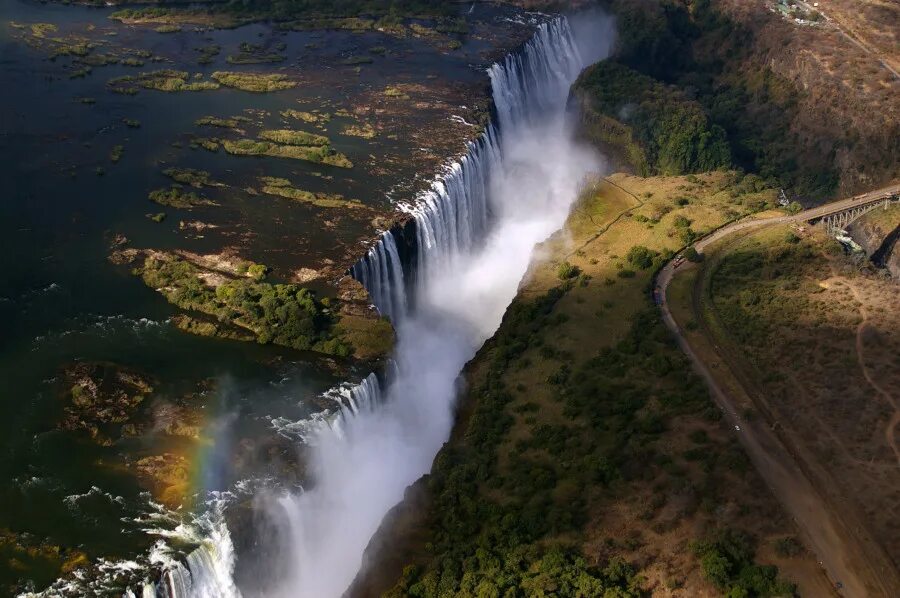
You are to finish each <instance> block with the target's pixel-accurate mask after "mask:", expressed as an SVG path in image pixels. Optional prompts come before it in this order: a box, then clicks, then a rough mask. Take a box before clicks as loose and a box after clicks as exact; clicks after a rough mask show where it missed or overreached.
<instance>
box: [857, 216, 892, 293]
mask: <svg viewBox="0 0 900 598" xmlns="http://www.w3.org/2000/svg"><path fill="white" fill-rule="evenodd" d="M847 232H848V233H850V237H852V238H853V240H854V241H856V242H857V243H859V245H860V246H861V247H862V248H863V249H864V250H865V252H866V255H868V256H869V259H871V260H872V262H873V263H874V264H875V265H876V266H878V267H881V268H886V269H887V270H888V271H889V272H890V273H891V276H892V277H894V278H895V279H898V280H900V247H897V245H898V244H900V243H898V241H900V206H897V205H892V206H890V207H889V208H887V209H881V208H877V209H875V210H873V211H872V212H869V213H868V214H866V215H865V216H863V217H862V218H860V219H859V220H857V221H856V222H854V223H853V224H852V225H851V226H850V228H849V229H848V231H847Z"/></svg>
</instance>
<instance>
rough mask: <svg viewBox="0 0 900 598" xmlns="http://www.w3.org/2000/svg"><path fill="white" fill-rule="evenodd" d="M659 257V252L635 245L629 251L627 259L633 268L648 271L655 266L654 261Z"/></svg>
mask: <svg viewBox="0 0 900 598" xmlns="http://www.w3.org/2000/svg"><path fill="white" fill-rule="evenodd" d="M658 255H659V252H658V251H654V250H652V249H647V248H646V247H644V246H643V245H635V246H634V247H632V248H631V249H629V250H628V253H627V254H626V255H625V259H627V260H628V262H629V263H630V264H631V265H632V266H634V267H636V268H640V269H641V270H646V269H647V268H649V267H650V266H652V265H653V259H654V258H655V257H657V256H658Z"/></svg>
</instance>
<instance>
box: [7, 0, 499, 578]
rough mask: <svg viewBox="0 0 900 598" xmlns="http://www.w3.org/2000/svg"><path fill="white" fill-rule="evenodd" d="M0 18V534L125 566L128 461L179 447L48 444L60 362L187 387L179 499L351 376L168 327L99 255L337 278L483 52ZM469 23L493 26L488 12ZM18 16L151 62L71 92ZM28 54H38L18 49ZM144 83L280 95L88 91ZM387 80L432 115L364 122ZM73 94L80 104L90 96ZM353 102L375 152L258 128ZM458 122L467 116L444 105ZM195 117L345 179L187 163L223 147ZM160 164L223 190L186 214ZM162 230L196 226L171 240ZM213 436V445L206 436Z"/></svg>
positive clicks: (144, 505) (417, 164)
mask: <svg viewBox="0 0 900 598" xmlns="http://www.w3.org/2000/svg"><path fill="white" fill-rule="evenodd" d="M0 6H2V11H0V13H2V23H0V83H2V87H3V90H2V93H0V193H2V194H0V256H2V258H0V259H2V262H0V264H2V276H0V437H2V438H3V442H2V444H0V531H2V530H9V532H12V534H14V535H15V536H17V537H19V538H20V540H21V541H22V542H23V544H25V545H28V546H36V545H44V546H46V545H55V546H62V547H77V548H78V549H80V550H82V551H84V552H86V553H87V555H88V556H89V557H91V558H97V557H104V558H109V559H116V558H128V557H130V556H131V555H134V554H137V553H140V552H142V551H145V550H146V549H147V548H148V547H149V546H150V545H151V544H152V543H153V542H154V541H155V538H154V537H152V536H150V535H148V534H147V533H146V532H145V531H144V530H145V528H146V527H147V525H146V521H145V519H144V515H145V514H146V513H147V512H148V508H149V507H148V504H149V498H148V496H149V495H148V494H147V492H146V488H144V487H142V486H141V485H139V483H138V482H137V480H136V478H135V475H134V472H133V469H129V468H128V467H127V463H129V462H133V460H134V459H135V458H138V457H140V456H142V455H154V454H159V453H160V452H161V451H165V450H169V448H170V446H169V444H171V443H173V442H179V441H176V440H172V439H166V438H161V437H156V436H153V437H150V436H148V437H138V438H135V439H131V440H129V441H127V442H121V441H120V442H117V443H115V444H113V445H112V446H107V447H104V446H98V445H97V444H96V443H94V442H91V441H90V440H89V439H88V438H86V437H85V436H84V435H83V434H78V433H72V432H66V431H63V430H60V429H58V422H59V418H60V415H61V413H62V406H63V402H62V399H61V396H62V393H63V392H64V389H63V388H62V381H61V372H62V369H63V368H64V367H65V366H67V365H70V364H72V363H74V362H79V361H81V362H114V363H115V364H118V365H121V366H126V367H129V368H133V369H135V370H137V371H139V372H141V373H142V374H143V375H145V376H147V377H148V378H150V379H152V380H153V382H154V393H153V396H152V397H151V400H148V401H145V403H146V404H147V405H152V404H153V403H154V401H156V402H158V401H166V400H170V399H174V398H177V397H183V396H185V395H186V394H190V393H195V394H196V393H198V392H199V391H200V390H203V392H202V393H201V394H200V395H199V396H198V398H196V399H195V400H196V401H198V403H197V408H198V409H199V410H200V411H201V412H202V414H203V417H202V421H203V422H204V425H205V426H206V428H205V431H204V434H203V436H204V437H205V438H206V441H205V442H204V443H201V444H202V446H201V447H200V448H199V449H196V450H195V449H191V450H195V452H197V454H199V455H201V456H200V457H198V458H200V459H202V462H201V463H199V464H195V465H196V467H195V469H196V470H197V472H198V473H197V474H196V476H195V480H194V482H193V484H192V488H191V490H192V491H193V492H198V493H202V492H205V491H209V490H217V489H222V488H226V487H229V486H230V485H231V484H232V483H233V482H234V481H235V479H234V478H235V477H236V475H237V474H235V473H234V472H233V468H232V466H231V464H230V462H229V460H230V459H232V458H233V452H234V446H235V445H237V444H239V443H240V442H241V441H242V440H245V439H246V438H253V437H256V436H259V435H265V434H269V435H271V434H272V431H271V424H270V420H271V418H273V417H284V418H286V419H288V420H292V421H293V420H298V419H302V418H303V417H305V416H307V415H308V414H309V413H310V412H311V411H314V410H316V402H315V401H314V399H315V397H317V396H318V395H320V394H321V393H322V392H323V391H324V390H326V389H327V388H329V387H331V386H333V385H335V384H336V383H338V382H340V381H341V380H342V379H343V377H344V376H347V375H350V376H351V377H352V376H356V377H360V376H362V375H365V374H366V373H367V372H361V371H357V372H348V370H347V368H346V367H344V366H341V367H337V368H335V367H333V364H329V363H326V362H323V361H322V360H320V359H319V358H317V357H315V356H313V355H304V354H300V353H297V352H292V351H287V350H283V349H279V348H276V347H271V346H259V345H256V344H254V343H240V342H232V341H221V340H214V339H208V338H202V337H196V336H191V335H188V334H184V333H181V332H180V331H178V330H177V329H176V328H175V327H174V326H173V325H172V324H171V323H169V318H171V317H172V316H173V315H174V314H175V313H177V312H176V310H174V309H173V308H172V307H171V306H170V305H168V304H167V303H166V301H165V300H164V299H163V298H162V297H161V296H160V295H159V294H157V293H155V292H154V291H153V290H151V289H148V288H146V287H145V286H144V285H143V283H142V282H141V281H140V279H139V278H137V277H134V276H132V275H131V274H130V273H129V271H128V267H119V266H114V265H113V264H111V263H109V262H108V261H107V256H108V255H109V253H110V243H111V240H112V239H113V237H114V235H124V236H126V237H127V238H128V240H129V246H131V247H137V248H156V249H185V250H189V251H193V252H198V253H216V252H219V251H222V250H223V249H225V248H231V249H233V250H234V251H235V252H236V253H237V254H239V255H240V256H241V257H242V258H244V259H250V260H253V261H256V262H260V263H265V264H267V265H269V266H271V267H273V268H274V278H275V279H276V280H278V279H288V278H289V277H290V275H291V273H292V272H293V271H295V270H297V269H298V268H302V267H309V268H315V269H319V268H322V267H323V266H326V265H329V262H333V264H332V266H334V264H337V266H334V267H343V266H346V265H349V263H348V262H347V260H348V259H350V258H351V257H352V256H355V255H358V254H360V253H362V251H363V249H362V248H363V247H364V243H365V242H366V240H368V239H371V238H372V237H373V236H374V235H375V234H376V232H377V230H376V228H377V227H376V225H374V224H373V222H372V218H373V216H374V215H375V214H381V215H385V216H390V215H391V214H393V213H394V207H393V204H392V200H401V201H409V200H411V199H412V193H413V191H414V190H415V188H416V185H417V184H420V183H421V180H423V178H429V177H431V176H432V175H433V174H434V172H433V170H428V171H427V172H423V171H422V170H423V167H422V164H428V162H427V161H424V162H423V161H421V160H420V161H417V159H411V158H410V157H416V156H421V155H426V154H427V155H430V156H441V155H448V148H450V149H451V150H452V149H453V148H456V151H458V150H459V149H461V148H462V143H463V135H459V136H458V139H455V140H451V141H449V142H448V140H447V139H440V138H439V137H440V135H439V134H434V135H432V141H433V143H432V144H431V145H426V146H425V147H423V143H424V142H423V137H424V138H425V139H426V140H427V139H428V135H426V134H424V133H423V131H424V132H427V131H429V130H431V129H429V127H432V126H434V129H433V130H434V131H435V132H438V133H439V132H441V131H444V129H442V128H441V127H440V126H436V124H437V123H438V121H439V120H440V121H446V120H448V118H449V116H450V115H451V114H450V113H448V112H447V110H446V109H445V108H446V106H448V105H449V106H453V105H454V102H458V101H459V98H462V97H466V94H469V96H468V97H471V94H472V93H473V92H472V90H476V91H478V90H480V88H481V87H483V86H484V85H485V83H486V78H485V76H484V73H483V66H484V65H485V64H487V61H488V59H489V57H490V56H491V52H495V51H497V47H496V46H497V44H498V42H497V41H496V40H491V39H488V38H487V37H484V36H479V35H471V36H467V38H466V40H465V43H464V45H463V47H462V49H460V50H458V51H455V52H447V51H446V50H445V49H443V50H442V49H440V48H437V47H435V45H434V44H431V43H428V42H427V41H426V40H421V39H415V38H407V39H396V38H392V37H388V36H385V35H382V34H380V33H365V34H354V33H349V32H309V33H306V32H303V33H301V32H290V33H284V32H280V31H277V30H275V29H273V28H272V27H271V26H269V25H250V26H245V27H241V28H238V29H234V30H221V31H202V32H201V31H192V30H190V29H191V28H190V27H185V30H184V31H183V32H180V33H175V34H160V33H156V32H154V31H153V30H152V29H149V28H141V27H126V26H123V25H121V24H119V23H117V22H114V21H110V20H109V19H108V18H107V15H108V14H109V12H110V10H106V9H87V8H78V7H65V6H60V5H54V4H38V3H31V2H22V1H18V0H2V3H0ZM479 10H481V9H479ZM484 10H488V9H484ZM484 18H485V19H486V20H487V21H491V22H499V21H500V16H498V15H497V14H494V13H489V14H487V13H486V15H485V17H484ZM10 22H16V23H20V24H22V25H25V26H26V28H25V29H19V28H16V27H13V26H12V25H10ZM32 23H52V24H54V25H56V26H57V28H58V30H57V31H56V32H54V33H51V34H47V37H66V36H73V35H74V36H81V37H86V38H89V39H90V40H92V41H94V42H102V44H103V45H102V46H101V47H98V48H97V49H95V50H94V52H93V53H94V54H98V53H110V52H111V53H121V52H123V51H124V49H126V48H127V49H141V50H148V51H150V52H152V53H153V54H154V55H155V56H160V57H162V58H163V59H164V61H162V62H159V63H155V62H151V61H150V60H147V61H146V64H145V66H144V67H141V68H135V67H126V66H121V65H108V66H102V67H94V69H93V72H92V73H91V74H89V75H88V76H86V77H84V78H75V79H72V78H69V74H70V73H71V72H73V71H74V70H76V69H77V68H79V67H77V66H76V65H74V64H73V61H72V58H70V57H60V58H57V59H56V60H50V59H49V58H48V51H47V48H46V44H45V42H44V41H41V40H40V39H34V36H31V34H30V32H29V30H28V29H27V26H28V25H30V24H32ZM28 40H31V41H32V42H34V43H37V44H39V45H40V44H45V47H32V45H29V44H28V43H26V42H27V41H28ZM241 42H249V43H256V44H263V45H266V46H269V47H271V46H272V45H273V44H274V43H276V42H282V43H284V44H285V45H286V48H285V49H284V50H283V51H282V52H281V53H282V54H284V55H285V56H286V57H287V60H285V61H284V62H282V63H277V64H263V65H246V66H244V65H240V66H239V65H230V64H227V63H226V62H225V59H226V57H227V56H228V55H229V54H236V53H237V51H238V45H239V44H240V43H241ZM505 42H506V43H509V40H508V38H507V39H506V40H505ZM210 44H218V45H220V46H221V47H222V51H221V53H220V54H219V55H218V56H216V57H215V58H214V62H213V63H212V64H209V65H199V64H197V57H198V56H199V54H198V53H197V52H196V51H195V50H194V48H197V47H200V46H208V45H210ZM373 46H384V47H386V48H387V54H386V55H384V56H382V55H376V54H371V53H370V52H369V48H371V47H373ZM358 55H366V56H371V57H372V59H373V63H372V64H363V65H361V66H360V68H359V72H357V70H356V69H355V68H354V67H351V66H345V65H341V61H342V60H344V59H345V58H347V57H349V56H358ZM160 68H173V69H180V70H186V71H189V72H191V73H202V74H203V76H204V78H208V76H209V74H210V73H212V72H213V71H215V70H245V71H253V72H283V73H285V74H288V75H290V76H292V77H296V78H298V79H299V80H300V85H298V87H296V88H295V89H291V90H286V91H280V92H277V93H267V94H251V93H247V92H243V91H238V90H232V89H227V88H222V89H218V90H211V91H202V92H177V93H165V92H159V91H153V90H141V91H140V92H139V93H138V94H137V95H135V96H125V95H118V94H114V93H112V92H110V91H108V90H107V89H106V81H107V80H109V79H111V78H113V77H117V76H120V75H133V74H136V73H138V72H143V71H150V70H155V69H160ZM397 83H410V84H421V85H425V86H430V88H433V89H434V91H433V94H432V95H433V97H432V98H431V99H432V100H434V101H433V102H432V104H433V105H432V106H431V109H430V110H431V111H430V112H429V109H428V107H423V108H422V110H421V115H418V114H417V113H415V111H407V113H406V114H398V113H392V112H391V111H390V106H388V110H381V112H378V109H379V106H380V105H381V104H379V103H383V102H384V98H383V94H381V91H380V90H382V89H384V88H385V87H386V86H387V85H394V84H397ZM460 90H465V91H460ZM78 98H94V99H95V103H90V104H88V103H82V102H81V101H80V100H79V99H78ZM435 98H437V99H435ZM441 102H443V104H441ZM359 106H370V107H372V108H373V109H372V110H370V111H369V112H368V114H367V115H366V116H364V117H363V118H362V121H363V122H371V123H373V124H376V125H377V127H378V128H379V135H378V136H377V137H376V138H375V139H372V140H366V139H361V138H356V137H349V136H344V135H341V134H340V133H341V130H342V129H343V127H344V126H345V125H347V124H353V123H356V122H357V121H356V120H355V119H351V118H341V117H333V118H332V120H331V121H330V122H328V123H327V124H325V125H324V130H316V129H315V128H312V127H311V126H310V125H306V124H304V123H302V122H299V121H288V120H285V119H283V118H281V117H280V116H279V114H278V112H279V111H281V110H285V109H288V108H293V109H296V110H306V111H311V110H314V109H321V110H323V111H326V112H330V113H334V112H335V111H336V110H338V109H346V110H349V111H351V112H352V111H353V110H354V109H355V108H357V107H359ZM248 109H251V110H252V111H253V112H247V110H248ZM460 114H463V115H465V114H466V112H465V110H464V109H462V108H460ZM206 115H211V116H218V117H229V116H233V115H245V116H249V117H251V118H252V120H253V121H254V122H253V124H250V125H247V134H246V136H247V137H253V136H255V134H256V132H257V131H258V130H259V129H261V128H268V129H274V128H295V129H304V130H309V131H312V132H318V133H321V134H324V135H328V136H329V137H330V138H331V139H332V143H333V145H334V146H335V148H336V149H337V150H338V151H340V152H342V153H344V154H346V155H347V156H348V157H349V158H350V159H351V160H352V161H353V162H354V163H355V164H356V166H355V167H354V168H353V169H351V170H342V169H337V168H333V167H328V166H322V165H317V164H311V163H305V162H301V161H297V160H284V159H277V158H247V157H236V156H230V155H228V154H226V153H224V151H221V150H220V151H219V152H218V153H210V152H207V151H205V150H203V149H191V148H190V147H189V143H190V139H191V136H192V135H197V136H201V137H215V136H223V135H222V132H221V131H218V130H215V129H211V128H202V129H201V128H198V127H196V126H195V125H194V124H193V123H194V121H195V120H196V119H198V118H200V117H202V116H206ZM436 115H439V116H436ZM123 119H136V120H139V121H140V122H141V127H140V128H137V129H133V128H129V127H127V126H126V125H125V124H124V123H123ZM242 126H243V125H242ZM456 130H457V131H459V130H460V129H456ZM462 131H465V129H462ZM173 144H175V145H173ZM116 145H122V146H124V154H123V157H122V159H121V160H120V161H119V162H118V163H112V162H111V161H110V160H109V158H108V156H109V153H110V151H111V150H112V148H113V147H114V146H116ZM173 166H177V167H182V168H184V167H189V168H196V169H202V170H207V171H209V172H210V173H212V178H213V179H215V180H216V181H219V182H221V183H223V184H224V185H225V187H222V188H213V189H209V188H207V189H203V190H202V193H203V194H205V195H207V196H208V197H209V198H210V199H212V200H214V201H215V202H216V203H217V204H218V205H217V206H215V207H208V208H202V209H193V210H190V211H185V210H175V209H171V208H163V207H161V206H157V205H156V204H153V203H151V202H150V201H148V199H147V194H148V192H149V191H151V190H153V189H157V188H162V187H167V186H168V185H169V184H170V183H171V181H170V180H169V179H168V178H167V177H165V176H164V175H163V174H162V173H161V171H162V170H163V169H164V168H168V167H173ZM98 168H101V169H102V170H103V172H104V174H103V175H102V176H100V175H98V174H97V172H96V170H97V169H98ZM260 176H276V177H284V178H288V179H290V180H291V181H292V183H293V184H294V185H295V186H296V187H299V188H302V189H307V190H310V191H323V192H328V193H340V194H342V195H344V196H346V197H348V198H354V199H359V200H360V201H362V202H364V203H365V204H367V205H368V206H370V207H372V208H373V209H374V211H373V212H365V213H364V214H363V215H354V214H344V213H323V210H322V209H320V208H316V207H312V206H308V205H304V204H300V203H297V202H291V201H289V200H285V199H281V198H277V197H273V196H267V195H263V194H260V195H252V194H250V193H248V192H246V191H245V190H244V189H245V188H246V187H247V186H255V187H256V188H258V187H259V186H260V185H259V183H258V177H260ZM160 211H165V212H167V214H168V218H167V219H166V220H164V221H163V222H162V223H155V222H152V221H151V220H149V219H148V218H147V217H146V215H147V214H148V213H155V212H160ZM181 221H185V222H190V221H199V222H204V223H209V224H214V225H215V226H216V228H214V229H208V230H204V231H202V232H197V231H190V230H181V229H180V228H179V222H181ZM225 428H227V430H228V431H227V434H223V433H222V432H221V431H222V430H223V429H225ZM53 574H55V573H54V572H48V571H37V570H28V569H27V568H26V569H24V570H22V569H21V568H16V567H15V566H13V564H12V563H11V562H0V593H2V592H3V591H4V590H3V589H2V588H4V587H7V588H8V587H12V586H13V585H15V584H16V583H17V582H18V583H19V585H18V588H19V589H23V588H24V587H25V585H23V584H24V583H25V580H28V579H29V578H31V579H34V580H35V581H36V584H37V588H38V589H40V586H41V585H42V584H45V583H47V582H48V581H49V579H47V578H46V577H47V576H48V575H53Z"/></svg>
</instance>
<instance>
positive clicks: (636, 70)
mask: <svg viewBox="0 0 900 598" xmlns="http://www.w3.org/2000/svg"><path fill="white" fill-rule="evenodd" d="M609 4H610V5H611V7H612V9H613V10H614V12H615V13H616V16H617V24H618V27H619V39H620V41H619V45H618V49H617V52H616V55H615V57H614V58H613V59H612V60H611V61H610V62H609V63H607V64H604V65H598V66H596V67H594V68H593V69H592V70H591V71H590V72H589V73H587V74H586V75H585V76H584V77H583V78H582V80H581V82H580V88H581V89H582V90H583V91H584V92H587V93H588V94H590V98H591V99H592V100H593V102H591V104H592V106H593V109H594V110H596V111H598V112H600V113H601V114H603V115H604V116H605V117H606V118H608V119H611V120H612V121H615V123H610V122H606V123H604V125H603V126H602V127H601V129H600V130H598V131H595V136H597V137H599V138H600V139H601V140H602V141H604V142H606V143H611V144H613V145H618V146H619V147H620V148H621V149H622V150H623V152H624V153H625V154H626V156H627V159H628V161H629V162H630V163H631V165H632V167H634V168H635V170H636V171H638V172H639V173H642V174H684V173H689V172H699V171H703V170H709V169H711V168H712V169H714V168H720V167H732V166H733V167H737V168H742V169H744V170H746V171H749V172H755V173H758V174H759V175H760V176H762V177H763V178H764V179H766V180H767V181H768V183H769V184H770V186H774V187H783V188H785V189H786V190H788V192H789V193H791V194H792V195H795V196H799V197H804V198H813V199H815V198H821V197H823V196H828V195H830V194H831V193H833V192H834V191H835V189H836V187H837V184H838V181H839V176H838V173H837V171H836V170H835V168H834V166H833V163H834V152H835V151H836V150H835V149H834V148H833V147H832V148H830V149H828V148H826V149H824V150H823V149H822V148H821V147H812V146H811V142H810V141H809V140H808V139H804V138H803V137H801V135H800V134H798V133H797V132H796V131H793V130H792V128H791V123H792V121H793V120H794V118H795V117H796V115H797V111H798V107H797V100H798V98H799V97H800V95H801V94H802V93H803V92H802V90H800V89H798V88H796V87H795V86H794V84H792V83H791V82H790V81H787V80H786V79H784V78H782V77H780V76H778V75H777V74H776V73H774V72H773V71H772V70H771V69H769V68H768V67H760V66H757V65H756V64H755V63H754V62H753V61H752V60H750V54H751V52H752V48H753V39H752V33H751V32H749V31H748V30H747V29H746V28H744V27H742V26H741V25H739V24H737V23H735V22H734V21H732V20H731V19H729V18H728V17H727V16H726V15H724V14H723V13H722V12H720V11H719V10H718V9H717V8H716V7H715V6H714V5H713V4H712V3H711V2H710V0H695V1H692V2H687V1H682V0H661V1H659V2H625V1H624V0H612V1H611V2H610V3H609ZM616 124H618V125H619V126H618V127H617V126H616ZM623 126H624V127H626V128H627V129H629V130H623V128H622V127H623ZM725 141H727V146H728V147H727V149H726V147H725V145H726V143H725ZM635 145H636V146H637V147H638V148H640V151H638V150H637V149H636V148H635V147H634V146H635Z"/></svg>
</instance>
